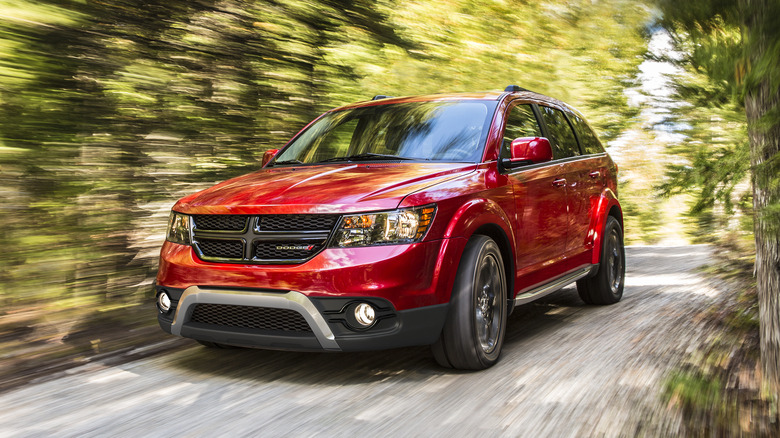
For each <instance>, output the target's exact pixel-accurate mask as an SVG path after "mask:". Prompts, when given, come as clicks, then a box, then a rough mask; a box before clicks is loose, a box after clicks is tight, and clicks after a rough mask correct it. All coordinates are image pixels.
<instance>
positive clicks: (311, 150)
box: [273, 101, 497, 165]
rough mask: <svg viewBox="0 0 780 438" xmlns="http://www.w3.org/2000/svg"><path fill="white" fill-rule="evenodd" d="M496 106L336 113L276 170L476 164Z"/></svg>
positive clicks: (430, 105) (299, 141) (279, 160)
mask: <svg viewBox="0 0 780 438" xmlns="http://www.w3.org/2000/svg"><path fill="white" fill-rule="evenodd" d="M496 104H497V103H496V102H492V101H478V102H474V101H468V102H410V103H396V104H387V105H377V106H370V107H361V108H354V109H349V110H343V111H335V112H332V113H328V114H326V115H324V116H323V117H322V118H321V119H320V120H318V121H317V123H315V124H313V125H312V126H310V127H309V128H308V129H307V130H306V131H305V132H304V133H303V134H301V135H300V136H298V138H296V139H295V140H294V141H293V142H292V143H291V144H290V145H289V146H288V147H287V148H285V149H284V150H283V151H282V152H281V153H280V154H279V155H277V156H276V159H275V160H274V163H273V164H275V165H284V164H312V163H323V162H339V161H345V162H346V161H358V160H362V161H371V160H391V161H392V160H430V161H465V162H478V161H479V160H480V159H481V158H482V151H483V149H484V145H485V138H486V137H487V127H488V126H489V124H490V121H491V119H492V116H493V111H494V110H495V107H496Z"/></svg>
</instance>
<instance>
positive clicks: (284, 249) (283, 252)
mask: <svg viewBox="0 0 780 438" xmlns="http://www.w3.org/2000/svg"><path fill="white" fill-rule="evenodd" d="M322 246H323V245H322V244H318V245H315V244H311V243H306V242H264V241H257V242H255V258H256V259H268V260H285V259H306V258H309V257H310V256H312V255H314V254H317V253H318V252H319V251H320V250H321V249H322Z"/></svg>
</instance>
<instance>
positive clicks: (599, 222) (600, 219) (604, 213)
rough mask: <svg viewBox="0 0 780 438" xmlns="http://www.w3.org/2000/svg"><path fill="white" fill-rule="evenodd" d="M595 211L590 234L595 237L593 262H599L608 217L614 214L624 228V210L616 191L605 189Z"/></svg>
mask: <svg viewBox="0 0 780 438" xmlns="http://www.w3.org/2000/svg"><path fill="white" fill-rule="evenodd" d="M593 211H594V212H595V216H594V217H593V218H591V229H590V231H589V233H588V234H589V235H590V236H592V239H593V240H592V242H593V250H592V257H591V263H593V264H597V263H599V262H600V261H601V240H602V237H603V234H604V227H606V225H607V218H608V217H610V216H612V217H614V218H615V219H617V221H618V223H619V224H620V228H621V230H623V210H622V208H621V207H620V202H618V199H617V196H616V195H615V193H614V192H613V191H612V190H610V189H605V190H604V192H602V194H601V196H600V197H599V198H598V200H597V201H596V208H594V209H593ZM624 234H625V232H624Z"/></svg>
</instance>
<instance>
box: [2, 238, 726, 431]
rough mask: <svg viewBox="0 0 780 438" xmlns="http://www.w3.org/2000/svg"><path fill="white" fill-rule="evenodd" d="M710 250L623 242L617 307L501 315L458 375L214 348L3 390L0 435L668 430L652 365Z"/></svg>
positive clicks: (681, 331)
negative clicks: (478, 357) (492, 336)
mask: <svg viewBox="0 0 780 438" xmlns="http://www.w3.org/2000/svg"><path fill="white" fill-rule="evenodd" d="M711 251H712V249H711V247H709V246H704V245H692V246H676V247H662V246H656V247H653V246H645V247H630V248H627V251H626V252H627V267H628V272H627V276H626V288H625V294H624V297H623V300H622V301H621V302H620V303H618V304H615V305H612V306H604V307H600V306H589V305H585V304H583V302H582V301H581V300H580V299H579V297H578V295H577V292H576V290H575V289H574V288H573V285H572V286H570V287H567V288H565V289H563V290H561V291H559V292H557V293H555V294H552V295H550V296H548V297H545V298H544V299H542V300H540V301H537V302H534V303H531V304H528V305H525V306H522V307H520V308H518V309H516V310H515V312H514V313H513V314H512V315H511V316H510V318H509V328H508V332H507V338H506V343H505V345H504V352H503V354H502V358H501V361H500V362H499V363H498V364H497V365H496V366H494V367H493V368H491V369H488V370H485V371H480V372H461V371H452V370H447V369H443V368H441V367H439V366H437V365H436V364H435V362H434V361H433V358H432V355H431V354H430V352H429V349H428V348H427V347H419V348H406V349H397V350H390V351H379V352H368V353H349V354H346V353H342V354H334V353H321V354H320V353H291V352H279V351H261V350H242V349H235V350H211V349H206V348H202V347H200V346H195V345H196V344H195V343H194V342H193V344H192V345H193V347H191V348H185V349H183V350H181V351H176V352H174V353H171V354H165V355H157V356H153V357H150V358H145V359H142V360H137V361H132V362H128V363H123V364H110V363H94V364H90V365H88V366H85V367H82V368H77V369H74V370H71V371H70V372H69V373H70V374H69V375H67V376H64V377H62V378H58V379H55V380H50V381H43V382H40V383H33V384H30V385H27V386H25V387H22V388H19V389H16V390H12V391H9V392H7V393H5V394H2V395H0V436H58V437H67V436H74V437H75V436H78V437H83V436H111V437H120V436H296V437H298V436H349V435H353V436H360V435H370V436H405V437H407V436H425V437H430V436H447V437H459V436H551V437H552V436H555V437H582V436H607V437H612V436H637V435H646V436H668V435H675V434H677V433H679V432H680V428H681V419H680V418H679V417H678V414H677V413H676V412H675V411H674V410H670V409H668V408H667V406H665V405H664V403H663V402H662V401H661V396H660V395H661V391H662V382H663V379H664V376H665V374H666V373H667V372H668V371H670V370H671V369H672V368H673V367H675V366H676V365H677V364H678V363H679V361H680V360H681V358H682V357H683V356H684V354H685V353H686V352H687V351H691V350H692V349H694V348H695V347H696V346H698V343H699V342H700V341H701V339H702V338H703V337H704V335H705V330H706V327H705V325H704V324H703V323H702V322H701V315H702V314H703V312H705V311H706V310H707V309H708V308H709V307H711V306H712V305H713V304H715V303H717V302H718V301H719V300H722V299H723V297H722V293H723V292H722V291H718V290H715V289H713V287H712V285H711V283H710V282H709V281H707V279H706V278H704V277H703V276H702V274H700V273H699V271H698V270H697V268H698V267H700V266H702V265H704V264H707V263H711V258H710V252H711Z"/></svg>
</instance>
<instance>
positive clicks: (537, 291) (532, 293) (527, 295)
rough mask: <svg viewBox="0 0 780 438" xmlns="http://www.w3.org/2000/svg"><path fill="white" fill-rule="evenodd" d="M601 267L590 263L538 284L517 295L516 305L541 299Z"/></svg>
mask: <svg viewBox="0 0 780 438" xmlns="http://www.w3.org/2000/svg"><path fill="white" fill-rule="evenodd" d="M598 268H599V265H588V266H586V267H584V268H579V269H577V270H575V271H574V272H572V273H570V274H566V275H564V276H563V277H561V278H559V279H557V280H553V281H551V282H549V283H546V284H543V285H541V286H537V287H535V288H533V289H531V290H529V291H528V292H524V293H522V294H520V295H518V296H516V297H515V305H519V304H525V303H530V302H531V301H533V300H536V299H539V298H541V297H543V296H545V295H550V294H551V293H553V292H556V291H558V290H560V289H563V287H564V286H566V285H568V284H569V283H573V282H575V281H577V280H579V279H580V278H583V277H587V276H588V275H590V273H591V272H595V271H596V270H597V269H598Z"/></svg>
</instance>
